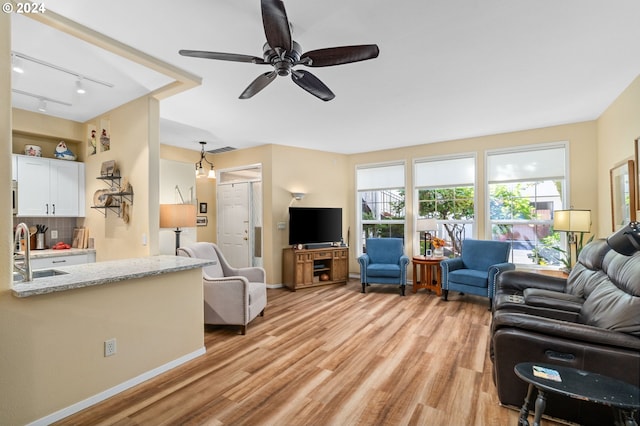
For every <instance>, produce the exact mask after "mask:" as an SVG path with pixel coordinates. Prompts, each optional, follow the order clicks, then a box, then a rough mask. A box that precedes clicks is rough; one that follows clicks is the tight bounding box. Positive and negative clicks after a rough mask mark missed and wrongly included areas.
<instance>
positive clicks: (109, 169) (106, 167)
mask: <svg viewBox="0 0 640 426" xmlns="http://www.w3.org/2000/svg"><path fill="white" fill-rule="evenodd" d="M115 173H116V161H115V160H110V161H105V162H103V163H102V166H101V168H100V176H114V175H115Z"/></svg>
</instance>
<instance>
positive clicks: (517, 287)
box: [496, 270, 567, 294]
mask: <svg viewBox="0 0 640 426" xmlns="http://www.w3.org/2000/svg"><path fill="white" fill-rule="evenodd" d="M566 286H567V280H566V278H560V277H552V276H549V275H542V274H536V273H533V272H525V271H518V270H512V271H505V272H504V273H502V274H500V275H499V276H498V278H497V280H496V293H502V292H506V293H511V294H513V293H519V294H522V293H523V292H524V290H525V289H526V288H540V289H544V290H550V291H557V292H560V293H564V289H565V288H566Z"/></svg>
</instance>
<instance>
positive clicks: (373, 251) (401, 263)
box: [358, 238, 409, 296]
mask: <svg viewBox="0 0 640 426" xmlns="http://www.w3.org/2000/svg"><path fill="white" fill-rule="evenodd" d="M358 262H359V263H360V281H361V282H362V292H363V293H366V291H365V288H366V286H368V285H370V284H395V285H399V286H400V294H401V295H403V296H404V289H405V287H406V285H407V265H408V264H409V257H407V256H406V255H405V254H404V247H403V242H402V239H401V238H368V239H367V252H366V253H365V254H363V255H362V256H360V257H358Z"/></svg>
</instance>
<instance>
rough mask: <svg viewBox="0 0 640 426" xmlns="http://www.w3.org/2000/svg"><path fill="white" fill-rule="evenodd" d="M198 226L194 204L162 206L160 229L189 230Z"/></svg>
mask: <svg viewBox="0 0 640 426" xmlns="http://www.w3.org/2000/svg"><path fill="white" fill-rule="evenodd" d="M193 226H196V206H195V205H194V204H160V228H184V227H186V228H188V227H193Z"/></svg>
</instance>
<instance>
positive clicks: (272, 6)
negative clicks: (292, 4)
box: [261, 0, 291, 52]
mask: <svg viewBox="0 0 640 426" xmlns="http://www.w3.org/2000/svg"><path fill="white" fill-rule="evenodd" d="M261 6H262V25H263V26H264V35H265V36H266V37H267V43H269V46H271V48H272V49H278V48H280V49H283V50H285V51H287V52H289V51H290V50H291V29H290V28H289V19H287V12H286V10H285V9H284V3H283V2H282V0H261Z"/></svg>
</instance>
